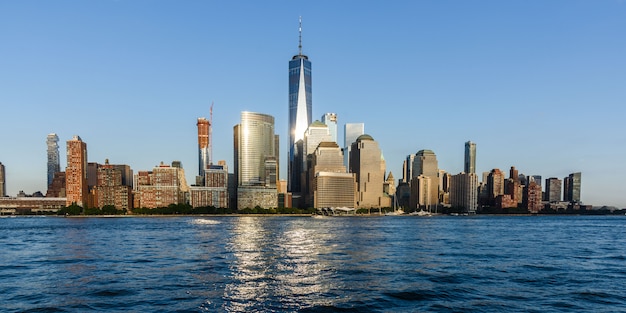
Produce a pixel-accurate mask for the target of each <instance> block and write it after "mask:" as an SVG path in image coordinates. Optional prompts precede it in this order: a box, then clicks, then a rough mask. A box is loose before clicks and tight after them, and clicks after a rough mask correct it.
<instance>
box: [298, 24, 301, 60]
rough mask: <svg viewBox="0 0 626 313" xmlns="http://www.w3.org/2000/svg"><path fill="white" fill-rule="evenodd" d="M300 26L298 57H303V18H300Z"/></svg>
mask: <svg viewBox="0 0 626 313" xmlns="http://www.w3.org/2000/svg"><path fill="white" fill-rule="evenodd" d="M298 21H299V22H300V26H299V27H298V33H299V35H298V55H302V16H300V17H299V18H298Z"/></svg>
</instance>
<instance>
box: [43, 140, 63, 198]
mask: <svg viewBox="0 0 626 313" xmlns="http://www.w3.org/2000/svg"><path fill="white" fill-rule="evenodd" d="M57 142H59V137H58V136H57V134H55V133H51V134H48V137H47V138H46V145H47V146H48V184H47V185H46V186H50V184H52V180H53V179H54V173H56V172H60V171H61V160H60V159H59V145H58V144H57Z"/></svg>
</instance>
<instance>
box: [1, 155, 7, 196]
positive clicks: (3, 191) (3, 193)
mask: <svg viewBox="0 0 626 313" xmlns="http://www.w3.org/2000/svg"><path fill="white" fill-rule="evenodd" d="M6 195H7V187H6V177H5V174H4V165H3V164H2V162H0V198H2V197H4V196H6Z"/></svg>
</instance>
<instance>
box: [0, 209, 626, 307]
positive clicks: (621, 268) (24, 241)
mask: <svg viewBox="0 0 626 313" xmlns="http://www.w3.org/2000/svg"><path fill="white" fill-rule="evenodd" d="M0 299H2V301H0V310H1V311H5V312H24V311H32V312H87V311H98V312H102V311H105V312H106V311H109V312H119V311H134V312H155V311H162V312H172V311H177V312H202V311H206V312H336V311H342V312H503V311H505V312H570V311H576V312H616V311H625V310H626V218H625V217H613V216H612V217H582V216H579V217H563V216H557V217H541V216H539V217H537V216H535V217H494V216H491V217H488V216H477V217H431V218H420V217H372V218H362V217H355V218H322V219H318V218H311V217H168V218H53V217H48V218H38V217H31V218H3V219H0Z"/></svg>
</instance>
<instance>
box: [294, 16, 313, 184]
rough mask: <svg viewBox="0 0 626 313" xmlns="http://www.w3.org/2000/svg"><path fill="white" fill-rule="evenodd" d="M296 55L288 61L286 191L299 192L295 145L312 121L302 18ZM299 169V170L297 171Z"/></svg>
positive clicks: (311, 102) (311, 101)
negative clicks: (303, 48) (303, 51)
mask: <svg viewBox="0 0 626 313" xmlns="http://www.w3.org/2000/svg"><path fill="white" fill-rule="evenodd" d="M298 31H299V41H298V54H297V55H294V56H293V58H291V61H289V160H288V162H289V164H288V172H289V173H288V176H289V177H288V178H289V180H288V189H289V191H291V192H300V189H299V186H298V185H299V184H298V183H296V182H299V180H300V176H301V173H300V171H301V169H300V168H299V166H298V165H297V164H295V163H296V162H298V155H297V154H298V152H299V151H298V149H297V147H296V143H297V142H298V141H299V140H302V139H303V137H304V132H305V131H306V129H307V127H308V126H309V125H310V124H311V121H312V115H311V114H312V113H311V111H312V107H313V100H312V98H311V97H312V93H311V86H312V85H311V61H309V57H307V56H306V55H304V54H302V18H300V26H299V28H298ZM299 169H300V170H299Z"/></svg>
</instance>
